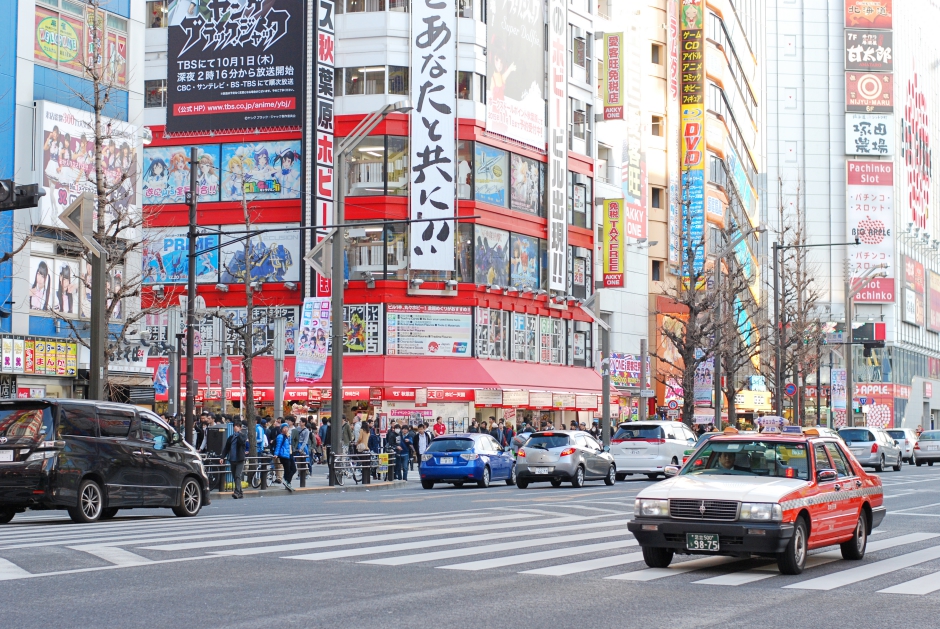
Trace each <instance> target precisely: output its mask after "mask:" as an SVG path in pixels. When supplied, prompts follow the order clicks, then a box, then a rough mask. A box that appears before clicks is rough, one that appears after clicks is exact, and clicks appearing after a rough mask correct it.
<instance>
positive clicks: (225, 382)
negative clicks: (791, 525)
mask: <svg viewBox="0 0 940 629" xmlns="http://www.w3.org/2000/svg"><path fill="white" fill-rule="evenodd" d="M223 328H224V326H223ZM220 366H221V369H220V370H219V371H221V372H222V377H221V378H220V380H221V382H220V384H221V385H222V386H221V390H220V391H219V393H220V394H221V397H222V414H223V415H224V414H225V413H226V412H228V398H227V393H228V390H229V389H231V388H232V361H230V360H229V359H228V344H227V343H226V342H225V339H224V338H223V339H222V362H221V363H220Z"/></svg>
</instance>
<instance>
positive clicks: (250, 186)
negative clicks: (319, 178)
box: [221, 140, 303, 201]
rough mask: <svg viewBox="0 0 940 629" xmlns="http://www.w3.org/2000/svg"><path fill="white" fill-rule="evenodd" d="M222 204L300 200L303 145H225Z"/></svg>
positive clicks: (268, 143)
mask: <svg viewBox="0 0 940 629" xmlns="http://www.w3.org/2000/svg"><path fill="white" fill-rule="evenodd" d="M221 163H222V164H223V169H224V171H225V172H223V173H222V182H223V184H222V200H223V201H241V199H242V196H243V195H244V198H245V199H246V200H248V201H252V200H265V199H299V198H300V188H301V185H300V181H301V180H300V173H301V168H302V166H303V164H302V162H301V153H300V141H299V140H291V141H285V142H257V143H250V144H223V145H222V162H221Z"/></svg>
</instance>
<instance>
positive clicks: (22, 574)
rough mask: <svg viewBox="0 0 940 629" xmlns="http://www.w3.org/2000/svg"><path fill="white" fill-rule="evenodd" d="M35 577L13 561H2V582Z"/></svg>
mask: <svg viewBox="0 0 940 629" xmlns="http://www.w3.org/2000/svg"><path fill="white" fill-rule="evenodd" d="M31 576H33V575H32V573H30V572H27V571H26V570H23V569H22V568H20V567H19V566H18V565H16V564H15V563H13V562H12V561H7V560H6V559H0V581H12V580H14V579H24V578H27V577H31Z"/></svg>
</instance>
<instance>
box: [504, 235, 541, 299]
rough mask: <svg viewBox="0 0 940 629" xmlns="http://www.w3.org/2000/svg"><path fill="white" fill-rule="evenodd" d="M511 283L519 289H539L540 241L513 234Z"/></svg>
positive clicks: (510, 265) (510, 260)
mask: <svg viewBox="0 0 940 629" xmlns="http://www.w3.org/2000/svg"><path fill="white" fill-rule="evenodd" d="M509 241H510V250H511V252H512V253H511V257H510V258H509V281H510V284H511V285H512V286H515V287H516V288H518V289H523V288H532V289H537V288H538V287H539V239H538V238H533V237H531V236H523V235H521V234H512V236H511V237H510V239H509Z"/></svg>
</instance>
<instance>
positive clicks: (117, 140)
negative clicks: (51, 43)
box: [33, 101, 139, 228]
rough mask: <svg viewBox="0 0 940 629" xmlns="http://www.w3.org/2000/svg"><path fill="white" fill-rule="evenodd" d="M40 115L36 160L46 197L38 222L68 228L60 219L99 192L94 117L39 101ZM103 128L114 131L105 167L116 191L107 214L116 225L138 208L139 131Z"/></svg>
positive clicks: (107, 122) (114, 125)
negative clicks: (86, 194)
mask: <svg viewBox="0 0 940 629" xmlns="http://www.w3.org/2000/svg"><path fill="white" fill-rule="evenodd" d="M36 109H37V121H38V122H39V124H38V127H39V129H40V130H39V133H40V137H39V141H38V142H37V143H36V150H37V155H36V158H37V162H38V163H39V164H40V167H41V169H42V176H41V182H40V185H41V186H42V187H43V189H44V191H45V196H43V197H41V198H40V200H39V208H38V213H39V216H38V220H34V221H33V222H34V223H41V224H43V225H47V226H50V227H59V228H63V227H65V225H64V224H63V223H62V222H61V221H60V220H59V214H61V213H62V212H63V210H65V208H67V207H68V206H69V204H70V203H71V202H72V201H74V200H75V199H76V198H77V197H78V195H79V194H81V193H82V192H84V191H86V190H88V191H90V192H95V190H96V185H95V141H94V139H95V138H94V133H93V129H94V124H93V117H92V114H90V113H88V112H85V111H80V110H77V109H70V108H69V107H64V106H62V105H58V104H56V103H50V102H48V101H39V103H38V105H37V108H36ZM101 124H102V126H105V127H108V128H110V129H111V131H110V134H109V137H108V138H106V139H104V140H102V142H103V145H102V148H101V161H102V166H103V169H104V177H105V184H106V185H107V186H108V187H109V188H114V191H113V192H112V193H111V202H110V204H109V206H108V208H107V212H108V217H107V220H108V221H114V220H119V217H121V216H124V215H126V214H127V213H128V210H129V209H130V208H131V206H135V205H136V204H137V178H138V176H139V163H138V158H137V146H138V144H139V140H138V138H137V128H136V127H133V126H131V125H128V124H127V123H125V122H122V121H120V120H112V119H110V118H102V120H101Z"/></svg>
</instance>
